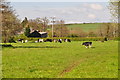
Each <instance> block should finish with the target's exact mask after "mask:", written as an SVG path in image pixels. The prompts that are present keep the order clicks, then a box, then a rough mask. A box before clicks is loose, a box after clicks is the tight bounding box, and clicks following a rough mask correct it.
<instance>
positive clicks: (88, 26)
mask: <svg viewBox="0 0 120 80" xmlns="http://www.w3.org/2000/svg"><path fill="white" fill-rule="evenodd" d="M101 25H102V23H85V24H66V26H67V27H68V28H69V29H75V28H77V29H79V28H80V29H83V31H90V30H92V31H93V30H96V29H98V28H99V27H100V26H101Z"/></svg>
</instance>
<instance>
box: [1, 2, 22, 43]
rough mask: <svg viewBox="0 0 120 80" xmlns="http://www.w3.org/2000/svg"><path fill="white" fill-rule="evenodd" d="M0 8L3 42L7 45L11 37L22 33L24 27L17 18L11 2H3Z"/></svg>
mask: <svg viewBox="0 0 120 80" xmlns="http://www.w3.org/2000/svg"><path fill="white" fill-rule="evenodd" d="M0 7H1V8H2V9H1V10H0V12H1V13H2V20H1V23H2V41H3V42H4V43H6V42H8V41H9V39H10V38H11V37H13V36H14V35H16V34H17V33H18V32H20V31H21V29H22V27H21V26H20V20H19V19H18V18H17V15H16V14H15V11H14V10H13V8H12V7H11V6H10V3H9V2H5V0H1V2H0Z"/></svg>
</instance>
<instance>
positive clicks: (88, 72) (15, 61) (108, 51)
mask: <svg viewBox="0 0 120 80" xmlns="http://www.w3.org/2000/svg"><path fill="white" fill-rule="evenodd" d="M81 44H82V41H74V42H71V43H65V42H64V43H49V42H48V43H14V44H12V45H13V46H15V47H16V48H3V51H2V62H3V63H2V64H3V66H2V67H3V70H2V71H3V78H117V77H118V41H107V42H104V43H102V42H99V41H93V47H92V48H90V49H87V48H85V47H84V46H82V45H81Z"/></svg>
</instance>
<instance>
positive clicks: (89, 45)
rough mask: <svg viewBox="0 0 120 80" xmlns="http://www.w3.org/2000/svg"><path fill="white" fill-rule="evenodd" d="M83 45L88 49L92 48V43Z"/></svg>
mask: <svg viewBox="0 0 120 80" xmlns="http://www.w3.org/2000/svg"><path fill="white" fill-rule="evenodd" d="M82 45H84V46H85V47H86V48H89V47H91V46H92V42H84V43H82Z"/></svg>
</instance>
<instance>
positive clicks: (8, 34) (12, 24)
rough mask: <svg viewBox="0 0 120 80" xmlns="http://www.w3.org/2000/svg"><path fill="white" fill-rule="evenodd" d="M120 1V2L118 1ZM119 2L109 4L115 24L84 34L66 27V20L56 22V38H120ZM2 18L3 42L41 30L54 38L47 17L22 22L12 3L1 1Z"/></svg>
mask: <svg viewBox="0 0 120 80" xmlns="http://www.w3.org/2000/svg"><path fill="white" fill-rule="evenodd" d="M118 1H119V0H118ZM119 4H120V3H119V2H109V7H108V8H109V10H110V12H111V14H112V17H113V19H112V20H113V22H111V23H103V24H102V25H101V26H100V27H99V29H97V30H96V31H89V32H84V31H83V30H82V29H79V30H78V29H77V28H76V29H74V30H71V29H69V28H68V27H66V24H65V21H64V20H56V21H55V22H54V30H53V34H54V37H119V35H120V34H119V33H120V31H119V26H118V25H119V23H118V22H117V20H118V15H119V14H120V13H119V11H118V10H119V6H118V5H119ZM0 13H1V14H2V15H1V16H0V18H1V19H2V20H1V24H2V25H0V26H1V28H2V29H0V30H1V32H2V33H0V34H1V35H2V42H4V43H6V42H9V40H10V39H11V38H13V37H14V36H16V35H18V34H20V33H21V32H23V33H24V35H25V36H28V35H29V34H30V32H31V30H39V31H41V32H47V33H48V36H49V37H52V31H51V28H52V25H51V24H50V23H51V20H50V19H48V18H47V17H44V18H36V19H29V20H28V19H27V17H25V19H24V20H23V21H22V22H21V21H20V19H18V16H17V14H16V13H15V10H14V9H13V7H11V5H10V2H6V1H5V0H0Z"/></svg>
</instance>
